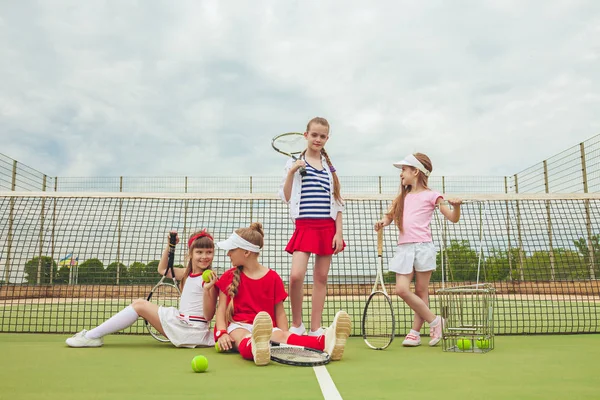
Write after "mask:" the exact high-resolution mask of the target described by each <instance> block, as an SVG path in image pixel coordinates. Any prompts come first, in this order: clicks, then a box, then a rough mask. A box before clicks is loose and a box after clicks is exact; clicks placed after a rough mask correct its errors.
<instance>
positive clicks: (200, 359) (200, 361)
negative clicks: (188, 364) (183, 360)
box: [192, 356, 208, 372]
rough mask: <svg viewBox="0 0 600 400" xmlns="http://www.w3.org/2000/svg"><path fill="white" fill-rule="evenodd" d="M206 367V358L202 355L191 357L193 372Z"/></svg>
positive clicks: (203, 369)
mask: <svg viewBox="0 0 600 400" xmlns="http://www.w3.org/2000/svg"><path fill="white" fill-rule="evenodd" d="M207 368H208V359H207V358H206V357H204V356H196V357H194V358H192V369H193V370H194V372H204V371H206V369H207Z"/></svg>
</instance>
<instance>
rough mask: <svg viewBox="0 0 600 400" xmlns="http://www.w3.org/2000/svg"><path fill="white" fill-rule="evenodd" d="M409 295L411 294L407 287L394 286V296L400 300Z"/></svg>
mask: <svg viewBox="0 0 600 400" xmlns="http://www.w3.org/2000/svg"><path fill="white" fill-rule="evenodd" d="M410 294H411V292H410V289H409V288H408V287H404V286H398V285H396V295H398V296H400V297H401V298H402V299H405V298H406V297H407V296H408V295H410Z"/></svg>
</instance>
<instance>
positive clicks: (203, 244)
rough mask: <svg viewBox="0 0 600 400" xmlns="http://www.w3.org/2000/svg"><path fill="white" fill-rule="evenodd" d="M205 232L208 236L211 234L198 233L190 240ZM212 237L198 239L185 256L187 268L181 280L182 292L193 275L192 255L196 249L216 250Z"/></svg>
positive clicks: (193, 234)
mask: <svg viewBox="0 0 600 400" xmlns="http://www.w3.org/2000/svg"><path fill="white" fill-rule="evenodd" d="M203 231H204V232H206V233H207V234H209V233H208V232H207V231H206V230H200V231H196V232H194V233H192V234H191V235H190V237H189V238H188V240H190V239H191V238H193V237H194V236H196V235H198V234H200V233H201V232H203ZM209 235H210V234H209ZM211 237H212V235H210V237H209V236H202V237H199V238H198V239H196V240H194V241H193V242H192V245H191V246H190V248H189V249H188V253H187V255H186V256H185V260H186V262H187V266H186V267H185V273H184V274H183V279H182V280H181V283H180V285H179V286H180V288H181V290H183V286H184V285H185V281H186V280H187V278H188V276H189V275H190V274H191V273H192V254H193V253H194V249H213V250H214V248H215V242H213V240H212V239H211ZM211 267H212V265H210V266H209V267H208V269H210V268H211Z"/></svg>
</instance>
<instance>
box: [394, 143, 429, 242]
mask: <svg viewBox="0 0 600 400" xmlns="http://www.w3.org/2000/svg"><path fill="white" fill-rule="evenodd" d="M413 156H415V158H416V159H417V160H419V161H420V162H421V164H423V166H424V167H425V169H426V170H427V171H429V172H432V171H433V165H432V164H431V160H430V159H429V157H427V156H426V155H425V154H423V153H415V154H413ZM409 168H412V169H416V168H414V167H410V166H409ZM417 179H418V181H419V184H420V185H421V186H423V187H424V188H425V189H429V186H427V182H428V180H429V177H428V176H426V175H425V174H424V173H423V172H421V171H419V174H418V175H417ZM411 191H412V187H411V186H410V185H407V186H406V187H404V186H402V180H400V190H399V192H400V194H399V195H398V196H397V197H396V198H395V199H394V201H393V202H392V205H391V206H390V209H389V210H388V212H387V214H386V216H387V217H390V218H392V220H393V221H394V222H395V223H396V226H397V227H398V229H400V232H404V227H403V226H402V225H403V223H404V199H405V198H406V195H407V194H408V193H410V192H411Z"/></svg>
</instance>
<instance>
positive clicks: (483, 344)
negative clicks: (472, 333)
mask: <svg viewBox="0 0 600 400" xmlns="http://www.w3.org/2000/svg"><path fill="white" fill-rule="evenodd" d="M475 345H476V346H477V348H478V349H489V348H490V340H489V339H486V338H484V337H480V338H478V339H477V341H476V342H475Z"/></svg>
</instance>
